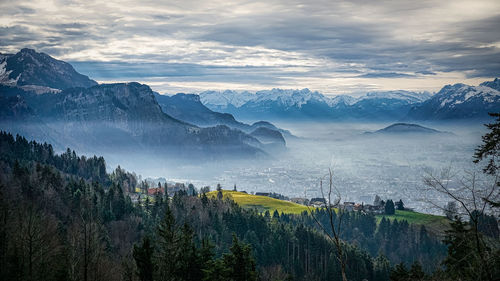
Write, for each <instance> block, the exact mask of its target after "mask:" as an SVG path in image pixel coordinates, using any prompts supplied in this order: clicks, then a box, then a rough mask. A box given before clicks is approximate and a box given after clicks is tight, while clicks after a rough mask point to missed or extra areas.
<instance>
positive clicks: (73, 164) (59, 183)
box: [0, 133, 446, 281]
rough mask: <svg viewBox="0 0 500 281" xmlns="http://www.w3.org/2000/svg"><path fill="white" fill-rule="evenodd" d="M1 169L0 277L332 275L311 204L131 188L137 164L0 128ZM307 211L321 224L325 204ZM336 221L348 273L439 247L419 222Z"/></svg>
mask: <svg viewBox="0 0 500 281" xmlns="http://www.w3.org/2000/svg"><path fill="white" fill-rule="evenodd" d="M0 171H1V173H0V175H1V176H0V196H1V197H0V207H1V210H0V223H1V224H2V225H1V227H0V248H1V251H0V264H2V266H1V267H0V279H1V280H85V281H87V280H257V279H259V280H339V279H340V275H341V274H340V266H339V262H338V260H337V257H336V255H335V247H334V246H333V244H332V243H331V241H330V240H328V238H327V236H326V235H325V233H324V232H323V231H322V227H321V228H319V227H318V224H317V223H316V222H315V221H314V219H313V216H311V215H309V214H308V213H307V212H303V213H301V214H296V215H293V214H280V213H278V212H277V211H275V212H274V213H272V214H271V213H269V212H265V213H260V212H258V211H257V210H253V209H243V208H241V207H240V206H238V205H237V204H236V203H234V202H233V201H232V200H229V199H222V198H219V197H218V196H216V197H214V196H207V195H206V194H205V193H201V194H198V192H196V190H195V192H194V193H191V194H190V195H188V193H187V192H185V191H182V190H181V191H179V192H177V193H175V195H174V196H173V197H172V198H169V197H168V195H167V194H168V193H167V194H165V195H164V194H162V193H156V194H155V195H153V196H148V195H146V194H140V195H139V196H138V195H137V194H134V193H130V191H135V188H134V187H135V185H136V184H137V179H136V178H135V176H134V174H132V173H129V172H127V171H124V170H122V169H120V168H118V169H117V170H115V171H113V172H112V173H111V174H107V173H106V170H105V161H104V159H103V158H101V157H90V158H86V157H84V156H78V155H76V153H75V152H72V151H71V150H69V149H68V151H67V152H65V153H63V154H61V155H58V154H55V153H54V151H53V149H52V147H51V146H50V145H49V144H39V143H36V142H34V141H28V140H26V139H25V138H23V137H20V136H17V137H14V136H12V135H10V134H7V133H1V134H0ZM204 192H206V190H204ZM137 196H138V197H139V198H138V199H137V200H136V202H133V201H132V199H131V197H134V198H137ZM141 196H142V198H141ZM314 215H315V216H314V217H315V218H317V219H318V221H319V222H320V223H321V224H322V226H323V227H324V228H325V229H328V227H327V226H328V225H329V223H330V222H329V217H328V214H327V212H325V210H323V209H318V210H315V211H314ZM339 218H340V217H339V216H336V217H334V218H333V220H334V221H335V220H338V219H339ZM342 220H343V228H342V229H343V231H342V233H341V237H342V239H343V241H345V242H343V248H344V253H345V260H346V262H347V268H346V273H347V277H348V280H364V279H366V280H389V276H391V271H392V274H393V275H394V274H398V272H399V273H401V272H403V273H402V274H403V276H407V277H408V278H410V280H421V279H422V278H423V277H422V278H420V279H417V277H415V276H427V275H425V273H424V272H426V273H427V274H431V273H432V272H435V271H436V270H438V269H439V268H440V266H439V263H440V261H441V260H442V259H443V258H444V257H445V256H446V247H445V245H444V244H443V243H441V242H440V241H439V240H438V238H437V237H434V236H433V235H431V234H429V233H428V232H427V230H426V228H425V226H418V227H417V226H414V225H411V224H408V223H407V222H406V221H397V220H393V221H390V220H386V219H382V221H381V222H380V224H379V225H378V227H377V223H376V218H375V216H373V215H371V214H363V213H360V212H351V213H345V214H343V216H342ZM400 263H402V264H400ZM396 264H399V265H398V267H396V268H395V269H394V270H393V269H392V268H393V266H394V265H396ZM404 264H406V267H409V266H410V265H411V269H410V273H404V272H406V271H405V270H406V269H405V266H404ZM397 270H399V271H397ZM404 274H406V275H404ZM412 274H413V275H412ZM394 276H396V275H394ZM411 276H413V277H415V278H414V279H411V278H413V277H411ZM405 278H406V277H405ZM429 278H430V277H429ZM392 280H395V279H392ZM396 280H402V279H396Z"/></svg>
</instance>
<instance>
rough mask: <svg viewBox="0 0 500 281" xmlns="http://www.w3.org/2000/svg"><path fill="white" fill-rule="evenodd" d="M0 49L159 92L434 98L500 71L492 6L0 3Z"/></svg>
mask: <svg viewBox="0 0 500 281" xmlns="http://www.w3.org/2000/svg"><path fill="white" fill-rule="evenodd" d="M0 9H1V10H2V13H1V15H0V52H1V53H15V52H17V51H19V50H20V49H21V48H24V47H28V48H34V49H35V50H37V51H41V52H44V53H47V54H49V55H51V56H53V57H55V58H57V59H61V60H65V61H68V62H70V63H71V64H72V65H73V66H74V67H75V68H76V69H77V70H78V71H79V72H81V73H83V74H86V75H89V76H90V77H91V78H93V79H95V80H97V81H99V82H118V81H120V82H123V81H138V82H142V83H146V84H148V85H150V86H151V87H152V88H153V89H154V90H156V91H159V92H161V93H170V94H173V93H177V92H199V91H203V90H224V89H233V90H250V91H253V90H261V89H270V88H294V89H296V88H309V89H311V90H317V91H320V92H322V93H324V94H327V95H337V94H354V95H356V94H359V93H362V92H367V91H383V90H397V89H405V90H413V91H431V92H433V91H438V90H439V89H440V88H441V87H442V86H444V85H446V84H453V83H458V82H461V83H467V84H472V85H477V84H479V83H480V82H482V81H485V80H491V79H492V78H494V77H498V76H500V1H498V0H471V1H462V0H454V1H446V0H443V1H437V0H432V1H427V0H419V1H414V0H411V1H407V0H398V1H395V0H392V1H375V0H368V1H361V0H360V1H334V0H325V1H319V0H309V1H296V0H278V1H274V0H266V1H228V0H224V1H217V0H215V1H190V0H182V1H152V0H144V1H133V0H119V1H116V0H107V1H92V0H83V1H65V0H55V1H50V0H49V1H47V0H28V1H25V0H16V1H6V0H0Z"/></svg>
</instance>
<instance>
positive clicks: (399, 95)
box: [356, 90, 432, 104]
mask: <svg viewBox="0 0 500 281" xmlns="http://www.w3.org/2000/svg"><path fill="white" fill-rule="evenodd" d="M431 96H432V95H431V94H430V93H429V92H421V93H416V92H409V91H403V90H399V91H387V92H369V93H366V94H365V95H364V96H361V97H359V98H358V99H357V100H356V102H358V101H361V100H366V99H395V100H402V101H406V102H407V103H409V104H412V103H419V102H423V101H425V100H427V99H429V98H430V97H431Z"/></svg>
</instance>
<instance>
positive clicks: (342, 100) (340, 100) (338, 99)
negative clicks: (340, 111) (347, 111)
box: [329, 95, 357, 107]
mask: <svg viewBox="0 0 500 281" xmlns="http://www.w3.org/2000/svg"><path fill="white" fill-rule="evenodd" d="M356 101H357V99H356V98H355V97H352V96H348V95H338V96H334V97H333V98H330V100H329V105H330V106H331V107H334V106H337V105H347V106H349V105H353V104H355V103H356Z"/></svg>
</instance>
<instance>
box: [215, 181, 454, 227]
mask: <svg viewBox="0 0 500 281" xmlns="http://www.w3.org/2000/svg"><path fill="white" fill-rule="evenodd" d="M216 195H217V191H212V192H209V193H208V196H212V197H215V196H216ZM222 195H223V197H224V198H231V199H232V200H233V201H234V202H236V203H237V204H238V205H240V206H242V207H243V208H246V209H257V210H258V211H259V212H265V211H269V212H270V213H271V214H272V213H273V212H274V211H275V210H278V212H279V213H280V214H281V213H285V214H300V213H302V212H304V211H308V208H307V207H306V206H304V205H300V204H296V203H292V202H289V201H283V200H278V199H274V198H270V197H267V196H258V195H252V194H247V193H243V192H238V191H230V190H223V191H222ZM383 217H385V218H387V219H390V220H394V219H397V220H398V221H399V220H406V221H408V223H411V224H420V225H425V226H426V227H427V229H428V230H429V231H431V232H434V233H438V234H443V233H444V230H446V229H447V227H448V226H449V221H448V219H446V217H443V216H436V215H430V214H423V213H418V212H411V211H398V210H396V213H395V214H394V215H377V216H376V218H377V223H379V222H380V220H382V218H383Z"/></svg>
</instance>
